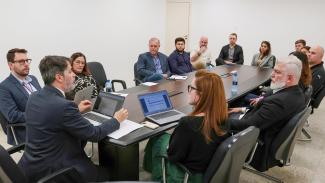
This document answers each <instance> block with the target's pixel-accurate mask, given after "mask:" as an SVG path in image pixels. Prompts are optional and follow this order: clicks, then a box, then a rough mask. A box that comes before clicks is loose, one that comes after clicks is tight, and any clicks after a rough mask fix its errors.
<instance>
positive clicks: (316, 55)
mask: <svg viewBox="0 0 325 183" xmlns="http://www.w3.org/2000/svg"><path fill="white" fill-rule="evenodd" d="M323 56H324V48H323V47H321V46H313V47H311V48H310V50H309V53H308V61H309V67H310V69H311V72H312V80H311V85H312V86H313V94H312V99H315V98H316V96H317V94H318V93H319V92H320V91H321V90H322V89H323V87H324V85H325V70H324V66H323V61H322V59H323ZM312 103H313V100H312Z"/></svg>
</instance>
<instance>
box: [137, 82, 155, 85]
mask: <svg viewBox="0 0 325 183" xmlns="http://www.w3.org/2000/svg"><path fill="white" fill-rule="evenodd" d="M141 84H142V85H145V86H154V85H157V84H158V83H154V82H145V83H141Z"/></svg>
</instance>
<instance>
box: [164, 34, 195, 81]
mask: <svg viewBox="0 0 325 183" xmlns="http://www.w3.org/2000/svg"><path fill="white" fill-rule="evenodd" d="M175 47H176V49H175V50H174V51H173V53H171V54H170V55H169V57H168V64H169V68H170V72H171V73H172V74H177V75H181V74H186V73H189V72H192V71H193V67H192V64H191V62H190V53H188V52H186V51H184V49H185V39H184V38H182V37H178V38H176V39H175Z"/></svg>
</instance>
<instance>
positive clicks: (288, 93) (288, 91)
mask: <svg viewBox="0 0 325 183" xmlns="http://www.w3.org/2000/svg"><path fill="white" fill-rule="evenodd" d="M301 67H302V64H301V61H299V60H298V59H297V57H295V56H292V55H290V56H289V57H287V58H284V59H279V60H278V61H277V62H276V65H275V67H274V70H273V72H272V76H271V79H272V82H271V86H270V87H271V89H273V94H272V95H270V96H268V97H266V98H264V99H262V100H261V101H259V102H258V103H257V105H256V106H255V107H254V108H253V109H252V110H250V111H248V112H247V113H246V114H245V115H244V117H243V118H242V119H240V120H239V119H231V120H230V126H231V129H233V130H243V129H245V128H247V127H248V126H256V127H257V128H259V129H260V130H261V132H260V135H259V140H261V141H262V142H263V144H259V145H258V147H257V149H256V152H255V155H254V158H253V161H252V163H251V165H252V166H253V167H254V168H255V169H257V170H259V171H266V170H267V169H268V168H270V167H273V166H275V165H278V163H279V162H278V161H277V160H275V159H274V157H272V156H271V154H270V148H271V144H272V141H273V139H274V137H275V136H276V135H277V133H278V132H279V131H280V130H281V129H282V127H283V126H284V125H285V124H286V123H287V122H288V121H289V120H290V119H291V118H292V117H293V116H294V115H295V114H297V113H298V112H300V111H302V110H303V108H304V107H305V101H304V94H303V92H302V91H301V89H300V87H299V86H298V82H299V78H300V73H301ZM241 111H245V108H230V109H229V113H234V112H241Z"/></svg>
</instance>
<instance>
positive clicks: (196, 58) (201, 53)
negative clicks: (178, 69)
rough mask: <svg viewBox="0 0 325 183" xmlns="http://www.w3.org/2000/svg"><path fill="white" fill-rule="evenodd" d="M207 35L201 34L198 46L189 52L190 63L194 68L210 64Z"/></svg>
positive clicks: (203, 67)
mask: <svg viewBox="0 0 325 183" xmlns="http://www.w3.org/2000/svg"><path fill="white" fill-rule="evenodd" d="M208 43H209V40H208V37H206V36H201V38H200V41H199V47H198V48H196V49H195V50H193V51H192V52H191V55H190V56H191V64H192V65H193V68H194V69H195V70H199V69H205V68H206V67H207V66H211V65H212V64H211V60H212V59H211V52H210V50H209V49H208Z"/></svg>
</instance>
